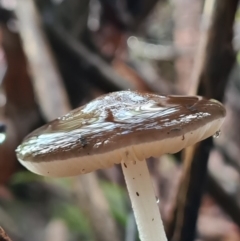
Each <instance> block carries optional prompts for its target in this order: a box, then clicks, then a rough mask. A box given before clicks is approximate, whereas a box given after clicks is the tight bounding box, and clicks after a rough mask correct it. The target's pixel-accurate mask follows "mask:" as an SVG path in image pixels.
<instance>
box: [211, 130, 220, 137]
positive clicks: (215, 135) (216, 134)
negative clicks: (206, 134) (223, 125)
mask: <svg viewBox="0 0 240 241" xmlns="http://www.w3.org/2000/svg"><path fill="white" fill-rule="evenodd" d="M220 135H221V130H218V131H216V133H215V134H214V135H213V138H218V137H219V136H220Z"/></svg>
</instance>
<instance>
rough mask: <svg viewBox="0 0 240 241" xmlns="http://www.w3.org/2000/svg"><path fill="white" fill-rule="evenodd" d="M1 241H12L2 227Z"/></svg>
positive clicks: (0, 230) (0, 229) (0, 228)
mask: <svg viewBox="0 0 240 241" xmlns="http://www.w3.org/2000/svg"><path fill="white" fill-rule="evenodd" d="M0 241H12V240H11V239H10V238H9V237H8V235H7V234H6V232H5V231H4V230H3V228H2V227H0Z"/></svg>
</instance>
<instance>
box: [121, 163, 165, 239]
mask: <svg viewBox="0 0 240 241" xmlns="http://www.w3.org/2000/svg"><path fill="white" fill-rule="evenodd" d="M121 165H122V169H123V174H124V177H125V180H126V183H127V188H128V192H129V196H130V199H131V202H132V208H133V212H134V215H135V219H136V223H137V227H138V232H139V237H140V240H141V241H167V238H166V235H165V231H164V227H163V223H162V219H161V215H160V212H159V207H158V205H157V201H156V196H155V193H154V190H153V185H152V181H151V178H150V175H149V171H148V167H147V163H146V161H136V162H124V161H122V163H121Z"/></svg>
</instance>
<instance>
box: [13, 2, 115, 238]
mask: <svg viewBox="0 0 240 241" xmlns="http://www.w3.org/2000/svg"><path fill="white" fill-rule="evenodd" d="M16 13H17V16H18V18H19V19H20V30H21V36H22V40H23V44H24V49H25V53H26V55H27V57H28V61H29V66H30V67H31V70H32V77H33V84H34V89H35V93H36V95H37V96H38V102H39V105H40V108H41V109H42V112H43V115H44V116H45V118H46V120H48V121H49V120H51V119H54V118H56V117H58V116H62V115H64V114H65V113H67V112H69V111H70V109H71V107H70V104H69V100H68V96H67V93H66V91H65V89H64V88H63V84H62V80H61V77H60V74H59V72H58V70H57V68H56V66H55V62H54V60H53V58H52V55H51V54H50V48H49V46H48V43H47V41H46V39H45V36H44V34H43V32H42V30H41V25H40V19H39V17H38V13H37V10H36V8H35V6H34V2H33V0H22V1H20V2H18V7H17V9H16ZM69 37H70V36H69ZM74 43H75V42H74ZM77 49H78V48H77ZM80 49H81V48H80ZM83 51H84V50H83ZM84 53H85V54H87V55H88V52H84ZM88 58H90V59H91V58H92V57H91V56H88ZM95 64H96V65H98V64H99V63H98V61H97V62H95ZM98 67H99V68H101V66H98ZM102 67H103V66H102ZM103 71H104V70H103ZM108 74H110V73H108ZM96 179H97V177H96V175H95V174H94V173H92V174H91V175H84V176H82V177H81V182H80V181H76V182H77V183H78V184H80V183H84V185H82V186H81V187H82V189H81V194H82V195H79V194H80V193H79V191H80V189H77V191H76V194H77V196H78V198H79V200H78V201H79V203H80V204H81V203H82V202H81V200H82V199H84V200H88V201H87V202H84V206H82V205H80V207H81V208H86V209H87V210H88V216H89V219H90V222H91V225H92V226H93V228H94V231H95V233H96V236H97V237H98V240H106V241H107V240H108V239H107V238H106V239H105V237H109V238H110V239H109V240H116V241H117V240H118V233H117V228H116V224H115V221H114V220H113V218H112V217H111V215H110V212H109V208H108V203H107V200H106V198H105V196H104V194H103V192H102V190H101V189H100V187H99V185H98V183H97V181H96ZM76 180H78V179H76ZM79 180H80V179H79ZM89 185H91V188H89ZM79 188H80V187H79ZM96 194H97V198H96ZM100 198H101V204H102V206H99V200H100ZM93 210H95V211H93ZM100 213H101V218H100V219H99V218H98V219H95V217H96V216H98V217H99V214H100Z"/></svg>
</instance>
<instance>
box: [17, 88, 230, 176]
mask: <svg viewBox="0 0 240 241" xmlns="http://www.w3.org/2000/svg"><path fill="white" fill-rule="evenodd" d="M225 115H226V111H225V109H224V107H223V105H222V104H221V103H219V102H218V101H216V100H207V99H205V98H202V97H199V96H159V95H155V94H149V93H139V92H135V91H119V92H113V93H110V94H107V95H104V96H101V97H99V98H97V99H95V100H93V101H91V102H90V103H88V104H86V105H84V106H82V107H80V108H77V109H75V110H73V111H71V112H70V113H68V114H66V115H65V116H63V117H60V118H58V119H56V120H54V121H52V122H50V123H48V124H46V125H44V126H43V127H41V128H39V129H37V130H35V131H34V132H33V133H31V134H30V135H28V136H27V137H26V138H25V139H24V141H23V143H22V144H21V145H20V146H19V147H18V148H17V150H16V153H17V157H18V159H19V161H20V162H21V163H22V164H23V165H24V166H25V167H26V168H27V169H29V170H30V171H32V172H35V173H37V174H40V175H44V176H55V177H64V176H74V175H78V174H81V173H88V172H91V171H94V170H97V169H101V168H107V167H110V166H112V165H113V164H118V163H120V162H121V161H122V160H124V161H129V160H132V161H137V160H144V159H146V158H148V157H151V156H154V157H158V156H160V155H162V154H164V153H176V152H178V151H180V150H181V149H183V148H185V147H187V146H190V145H193V144H195V143H196V142H199V141H201V140H203V139H205V138H207V137H209V136H212V135H213V134H214V133H215V132H216V131H218V130H219V128H220V126H221V124H222V122H223V119H224V116H225Z"/></svg>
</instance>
